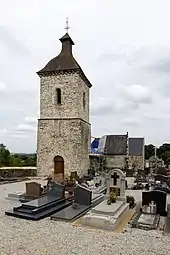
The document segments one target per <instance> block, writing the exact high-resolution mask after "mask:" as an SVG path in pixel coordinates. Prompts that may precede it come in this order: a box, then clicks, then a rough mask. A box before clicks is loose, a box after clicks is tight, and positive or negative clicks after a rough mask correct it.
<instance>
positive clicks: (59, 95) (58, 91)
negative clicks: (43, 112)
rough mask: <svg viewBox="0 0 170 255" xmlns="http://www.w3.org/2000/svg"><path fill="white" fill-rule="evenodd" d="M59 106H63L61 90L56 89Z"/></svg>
mask: <svg viewBox="0 0 170 255" xmlns="http://www.w3.org/2000/svg"><path fill="white" fill-rule="evenodd" d="M56 96H57V104H61V89H56Z"/></svg>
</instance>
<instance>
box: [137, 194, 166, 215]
mask: <svg viewBox="0 0 170 255" xmlns="http://www.w3.org/2000/svg"><path fill="white" fill-rule="evenodd" d="M166 200H167V193H166V192H163V191H159V190H151V191H148V192H147V191H146V192H142V206H145V205H148V206H149V205H150V204H151V203H153V202H154V203H155V204H156V213H157V214H160V216H166V214H167V212H166ZM152 201H153V202H152Z"/></svg>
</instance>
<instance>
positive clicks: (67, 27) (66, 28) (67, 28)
mask: <svg viewBox="0 0 170 255" xmlns="http://www.w3.org/2000/svg"><path fill="white" fill-rule="evenodd" d="M69 28H70V27H69V25H68V18H66V27H65V30H66V33H68V30H69Z"/></svg>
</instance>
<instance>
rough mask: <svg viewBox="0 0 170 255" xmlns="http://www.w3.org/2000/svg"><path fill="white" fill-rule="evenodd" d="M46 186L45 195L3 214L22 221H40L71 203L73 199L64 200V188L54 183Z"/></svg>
mask: <svg viewBox="0 0 170 255" xmlns="http://www.w3.org/2000/svg"><path fill="white" fill-rule="evenodd" d="M48 185H49V186H48V191H47V194H46V195H44V196H43V197H41V198H38V199H34V200H32V201H30V202H27V203H24V204H22V205H21V206H19V207H14V208H13V210H12V211H7V212H5V214H6V215H9V216H14V217H18V218H23V219H29V220H40V219H42V218H45V217H47V216H50V215H51V214H53V213H55V212H57V211H59V210H62V209H63V208H65V207H67V206H69V205H70V204H71V203H72V199H73V198H71V199H70V198H69V199H66V198H65V187H64V186H63V185H61V184H58V183H56V182H54V181H53V182H50V183H49V184H48Z"/></svg>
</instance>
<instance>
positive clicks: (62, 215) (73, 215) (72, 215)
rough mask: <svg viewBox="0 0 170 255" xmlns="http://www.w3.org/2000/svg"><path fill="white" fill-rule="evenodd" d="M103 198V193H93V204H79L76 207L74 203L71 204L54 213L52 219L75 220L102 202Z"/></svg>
mask: <svg viewBox="0 0 170 255" xmlns="http://www.w3.org/2000/svg"><path fill="white" fill-rule="evenodd" d="M103 199H104V195H103V194H92V203H91V205H88V206H87V205H78V207H77V208H76V209H75V208H73V207H72V205H70V206H69V207H67V208H65V209H63V210H62V211H59V212H57V213H55V214H54V215H52V216H51V220H62V221H74V220H76V219H78V218H79V217H81V216H82V215H84V214H85V213H87V212H88V211H89V210H90V209H91V208H92V207H93V206H96V205H97V204H98V203H100V202H102V201H103Z"/></svg>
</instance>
